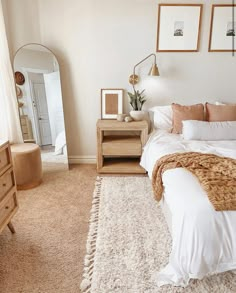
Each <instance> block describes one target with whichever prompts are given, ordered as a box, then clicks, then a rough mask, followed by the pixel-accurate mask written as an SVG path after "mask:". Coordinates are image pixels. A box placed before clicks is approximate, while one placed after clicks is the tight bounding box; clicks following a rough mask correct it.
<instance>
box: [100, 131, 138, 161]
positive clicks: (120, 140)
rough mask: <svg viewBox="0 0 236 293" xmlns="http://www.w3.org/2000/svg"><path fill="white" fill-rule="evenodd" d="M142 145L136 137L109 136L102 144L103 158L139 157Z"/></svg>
mask: <svg viewBox="0 0 236 293" xmlns="http://www.w3.org/2000/svg"><path fill="white" fill-rule="evenodd" d="M141 154H142V145H141V141H140V138H139V137H137V136H109V137H104V139H103V142H102V155H103V156H140V155H141Z"/></svg>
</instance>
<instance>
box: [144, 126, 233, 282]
mask: <svg viewBox="0 0 236 293" xmlns="http://www.w3.org/2000/svg"><path fill="white" fill-rule="evenodd" d="M188 151H196V152H201V153H213V154H217V155H220V156H226V157H231V158H234V159H236V141H217V142H216V141H185V140H184V139H183V138H182V137H181V136H180V135H176V134H170V133H168V132H167V131H164V130H156V131H155V132H154V133H153V134H152V135H151V137H150V138H149V141H148V143H147V144H146V146H145V147H144V152H143V155H142V158H141V165H142V166H143V167H144V168H145V169H146V170H147V171H148V174H149V177H150V178H151V175H152V170H153V167H154V165H155V162H156V160H157V159H159V158H160V157H162V156H164V155H166V154H171V153H175V152H188ZM163 184H164V194H163V197H164V199H165V202H166V203H167V205H168V208H169V210H170V212H171V216H172V227H171V230H172V240H173V241H172V251H171V254H170V257H169V263H168V265H167V266H166V267H165V268H164V269H163V270H161V271H160V272H159V273H158V274H157V276H156V280H157V284H158V285H159V286H161V285H164V284H173V285H175V286H187V284H188V282H189V279H190V278H196V279H201V278H203V277H204V276H205V275H208V274H214V273H220V272H223V271H227V270H234V269H236V211H223V212H216V211H215V210H214V208H213V206H212V205H211V203H210V202H209V200H208V197H207V194H206V193H205V191H204V190H203V189H202V188H201V185H200V183H199V182H198V180H197V178H196V177H195V176H194V175H193V174H191V173H190V172H189V171H187V170H186V169H183V168H177V169H172V170H168V171H166V172H165V173H164V174H163Z"/></svg>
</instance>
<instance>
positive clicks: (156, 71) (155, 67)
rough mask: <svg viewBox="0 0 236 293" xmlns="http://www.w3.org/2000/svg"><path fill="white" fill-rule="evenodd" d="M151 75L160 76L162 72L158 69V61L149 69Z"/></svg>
mask: <svg viewBox="0 0 236 293" xmlns="http://www.w3.org/2000/svg"><path fill="white" fill-rule="evenodd" d="M149 75H151V76H160V73H159V70H158V67H157V65H156V63H155V64H153V65H152V68H151V69H150V71H149Z"/></svg>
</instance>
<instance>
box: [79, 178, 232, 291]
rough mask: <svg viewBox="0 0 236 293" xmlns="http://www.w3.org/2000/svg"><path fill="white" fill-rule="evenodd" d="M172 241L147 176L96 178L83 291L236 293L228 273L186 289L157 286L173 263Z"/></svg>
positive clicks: (191, 285) (195, 281)
mask: <svg viewBox="0 0 236 293" xmlns="http://www.w3.org/2000/svg"><path fill="white" fill-rule="evenodd" d="M170 250H171V236H170V234H169V231H168V227H167V224H166V222H165V218H164V216H163V215H162V211H161V208H160V207H159V206H158V205H157V202H156V201H155V200H154V198H153V194H152V188H151V183H150V179H149V178H147V177H104V178H100V177H99V178H97V182H96V187H95V191H94V199H93V207H92V211H91V219H90V231H89V234H88V240H87V255H86V256H85V263H84V275H83V281H82V283H81V292H86V293H108V292H109V293H111V292H112V293H113V292H114V293H117V292H119V293H126V292H128V293H142V292H145V293H154V292H155V293H156V292H186V293H188V292H191V293H193V292H196V293H204V292H209V293H210V292H211V293H213V292H214V293H218V292H219V293H228V292H236V280H235V279H236V276H235V274H233V273H232V272H226V273H223V274H218V275H214V276H210V277H207V278H204V279H203V280H191V281H190V284H189V286H188V287H187V288H180V287H172V286H163V287H161V288H159V287H157V286H156V284H155V273H157V272H158V271H159V270H160V268H162V267H163V266H165V265H166V264H167V262H168V255H169V252H170Z"/></svg>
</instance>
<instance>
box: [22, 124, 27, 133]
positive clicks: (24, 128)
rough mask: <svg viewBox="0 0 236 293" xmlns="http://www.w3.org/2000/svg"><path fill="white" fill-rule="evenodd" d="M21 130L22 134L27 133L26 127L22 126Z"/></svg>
mask: <svg viewBox="0 0 236 293" xmlns="http://www.w3.org/2000/svg"><path fill="white" fill-rule="evenodd" d="M21 129H22V132H23V133H28V127H27V126H25V125H22V127H21Z"/></svg>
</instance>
